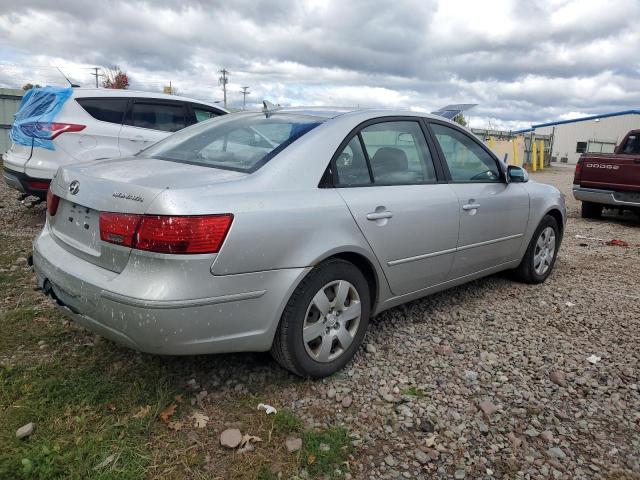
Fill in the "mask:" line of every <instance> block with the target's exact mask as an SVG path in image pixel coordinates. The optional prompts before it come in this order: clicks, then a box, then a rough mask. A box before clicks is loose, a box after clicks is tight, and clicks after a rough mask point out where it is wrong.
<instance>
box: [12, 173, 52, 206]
mask: <svg viewBox="0 0 640 480" xmlns="http://www.w3.org/2000/svg"><path fill="white" fill-rule="evenodd" d="M2 173H3V175H2V176H3V177H4V181H5V183H6V184H7V185H9V186H10V187H11V188H13V189H15V190H18V191H19V192H22V193H26V194H27V195H33V196H34V197H39V198H42V199H44V198H46V196H47V190H48V189H49V183H51V179H49V178H33V177H30V176H29V175H27V174H25V173H20V172H16V171H14V170H9V169H8V168H5V169H4V170H3V172H2Z"/></svg>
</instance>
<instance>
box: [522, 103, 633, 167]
mask: <svg viewBox="0 0 640 480" xmlns="http://www.w3.org/2000/svg"><path fill="white" fill-rule="evenodd" d="M636 128H640V110H625V111H623V112H613V113H605V114H602V115H594V116H591V117H582V118H574V119H572V120H562V121H559V122H549V123H542V124H540V125H532V127H531V130H530V131H532V132H533V133H534V134H535V135H536V136H538V135H548V136H550V137H551V138H552V144H551V161H552V162H561V163H571V164H575V163H577V162H578V158H580V155H581V154H583V153H585V152H597V153H612V152H613V149H614V148H615V146H616V144H617V143H618V142H619V141H620V140H622V137H624V135H625V134H626V133H627V132H628V131H629V130H633V129H636Z"/></svg>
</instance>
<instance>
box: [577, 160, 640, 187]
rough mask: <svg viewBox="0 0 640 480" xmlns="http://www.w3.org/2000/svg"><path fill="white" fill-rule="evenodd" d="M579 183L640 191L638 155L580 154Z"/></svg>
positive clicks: (639, 161)
mask: <svg viewBox="0 0 640 480" xmlns="http://www.w3.org/2000/svg"><path fill="white" fill-rule="evenodd" d="M581 161H582V173H581V176H580V185H581V186H583V187H587V188H602V189H606V190H617V191H640V155H636V154H631V155H629V154H618V153H608V154H606V153H603V154H587V155H582V157H581Z"/></svg>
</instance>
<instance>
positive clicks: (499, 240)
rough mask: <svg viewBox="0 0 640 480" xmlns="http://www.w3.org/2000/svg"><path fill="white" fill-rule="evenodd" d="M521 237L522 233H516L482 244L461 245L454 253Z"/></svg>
mask: <svg viewBox="0 0 640 480" xmlns="http://www.w3.org/2000/svg"><path fill="white" fill-rule="evenodd" d="M523 235H524V234H522V233H516V234H515V235H508V236H506V237H500V238H494V239H493V240H486V241H484V242H478V243H470V244H469V245H463V246H461V247H458V248H456V251H458V252H460V251H462V250H469V249H470V248H475V247H484V246H485V245H491V244H492V243H498V242H505V241H507V240H513V239H514V238H520V237H522V236H523Z"/></svg>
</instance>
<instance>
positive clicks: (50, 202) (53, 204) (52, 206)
mask: <svg viewBox="0 0 640 480" xmlns="http://www.w3.org/2000/svg"><path fill="white" fill-rule="evenodd" d="M59 203H60V197H59V196H57V195H55V194H54V193H53V192H52V191H51V186H49V190H47V212H48V213H49V215H50V216H52V217H53V216H54V215H55V214H56V212H57V211H58V204H59Z"/></svg>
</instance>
